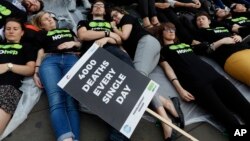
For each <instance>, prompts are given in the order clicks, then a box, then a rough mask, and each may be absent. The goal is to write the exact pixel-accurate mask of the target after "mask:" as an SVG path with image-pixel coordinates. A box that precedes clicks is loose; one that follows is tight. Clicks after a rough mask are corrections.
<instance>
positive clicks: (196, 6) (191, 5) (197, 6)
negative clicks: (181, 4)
mask: <svg viewBox="0 0 250 141" xmlns="http://www.w3.org/2000/svg"><path fill="white" fill-rule="evenodd" d="M185 6H186V7H189V8H200V6H199V5H197V4H195V3H185Z"/></svg>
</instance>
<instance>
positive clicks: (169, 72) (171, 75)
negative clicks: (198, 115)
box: [160, 61, 195, 101]
mask: <svg viewBox="0 0 250 141" xmlns="http://www.w3.org/2000/svg"><path fill="white" fill-rule="evenodd" d="M160 65H161V67H162V69H163V71H164V73H165V74H166V75H167V77H168V79H169V80H170V81H171V83H172V84H173V86H174V87H175V89H176V91H177V92H178V93H179V94H180V97H181V98H182V99H183V100H185V101H191V100H195V98H194V96H193V95H192V94H190V93H189V92H188V91H186V90H185V89H184V88H183V87H182V86H181V84H180V83H179V80H178V78H177V76H176V75H175V72H174V70H173V69H172V67H171V66H170V65H169V64H168V62H167V61H163V62H161V63H160Z"/></svg>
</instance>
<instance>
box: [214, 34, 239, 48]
mask: <svg viewBox="0 0 250 141" xmlns="http://www.w3.org/2000/svg"><path fill="white" fill-rule="evenodd" d="M241 40H242V39H241V37H240V36H239V35H234V36H232V37H224V38H222V39H220V40H217V41H215V42H213V43H211V44H210V48H211V49H212V50H216V49H218V48H219V47H220V46H221V45H224V44H235V43H237V42H241Z"/></svg>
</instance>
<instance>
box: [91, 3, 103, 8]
mask: <svg viewBox="0 0 250 141" xmlns="http://www.w3.org/2000/svg"><path fill="white" fill-rule="evenodd" d="M93 7H95V8H96V7H100V8H104V4H94V5H93Z"/></svg>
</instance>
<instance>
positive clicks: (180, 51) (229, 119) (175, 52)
mask: <svg viewBox="0 0 250 141" xmlns="http://www.w3.org/2000/svg"><path fill="white" fill-rule="evenodd" d="M175 31H176V29H175V26H174V25H173V24H172V23H167V24H164V29H163V30H162V37H161V41H162V45H163V48H162V50H161V61H160V65H161V66H162V68H163V70H164V72H165V74H166V75H167V77H168V78H169V80H170V81H171V82H172V84H173V85H174V87H175V89H176V90H177V92H178V94H179V95H180V97H181V98H182V99H183V100H184V101H186V102H191V101H194V102H196V103H197V104H198V105H199V106H201V107H202V108H203V109H205V110H207V111H208V112H209V113H211V114H212V115H213V116H214V117H215V118H216V119H217V120H218V121H219V122H220V123H221V124H222V125H223V126H224V127H225V128H226V129H227V131H228V132H229V134H230V135H231V136H233V133H234V131H235V129H237V128H239V126H240V125H241V123H240V122H239V121H238V119H237V118H236V117H235V115H234V114H233V113H232V112H234V113H236V114H238V115H239V116H240V117H241V119H242V120H243V122H244V123H245V125H247V126H249V124H250V113H249V112H248V111H249V110H250V103H249V102H248V101H247V99H246V98H245V97H244V96H243V95H242V94H241V93H240V92H239V90H238V89H237V88H236V87H235V86H234V85H233V84H232V83H230V82H229V81H228V80H227V79H226V78H224V77H223V76H222V75H221V74H219V73H218V72H217V71H216V70H215V69H214V68H213V67H212V66H210V65H209V64H207V63H206V62H204V61H203V60H201V59H200V58H199V57H198V56H197V55H196V54H195V53H194V50H197V51H201V52H202V51H203V49H206V48H204V47H203V45H202V44H198V45H196V46H192V45H190V44H186V43H183V42H178V41H177V40H176V38H177V37H176V34H175ZM225 96H226V98H225Z"/></svg>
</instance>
